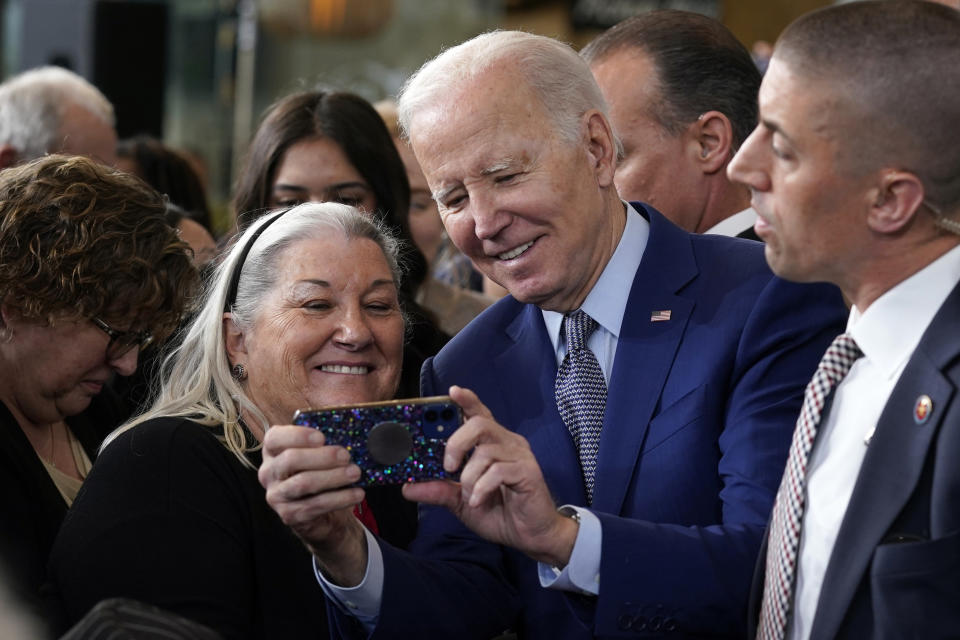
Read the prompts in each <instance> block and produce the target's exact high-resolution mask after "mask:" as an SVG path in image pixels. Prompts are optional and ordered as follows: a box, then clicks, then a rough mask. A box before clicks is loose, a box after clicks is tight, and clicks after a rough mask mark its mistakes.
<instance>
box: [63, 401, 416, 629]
mask: <svg viewBox="0 0 960 640" xmlns="http://www.w3.org/2000/svg"><path fill="white" fill-rule="evenodd" d="M251 462H253V463H254V464H259V459H257V457H256V456H252V457H251ZM389 491H390V495H388V496H386V497H384V496H381V495H377V496H376V497H374V495H373V494H372V493H371V492H368V503H369V504H370V508H371V510H372V511H373V512H374V515H375V517H376V518H377V521H378V524H379V526H380V530H381V533H382V534H384V536H385V537H386V538H387V539H390V538H393V539H394V540H395V541H396V542H397V543H398V544H400V545H403V546H405V544H406V543H407V542H409V540H410V538H411V537H412V535H413V533H414V528H415V522H416V508H415V506H414V505H412V504H411V503H408V502H405V501H403V500H402V498H400V495H399V490H398V488H397V487H393V488H391V489H390V490H389ZM50 570H51V578H52V580H53V582H54V586H55V588H56V589H57V590H58V591H59V593H60V596H61V597H62V600H63V605H64V607H65V611H66V616H67V622H68V623H71V624H72V623H73V622H75V621H77V620H78V619H80V618H81V617H82V616H83V615H84V614H85V613H86V612H87V610H89V609H90V608H91V607H92V606H94V605H95V604H96V603H97V602H98V601H99V600H102V599H104V598H110V597H126V598H132V599H136V600H140V601H143V602H147V603H150V604H154V605H156V606H159V607H161V608H164V609H166V610H168V611H171V612H173V613H177V614H179V615H182V616H184V617H187V618H191V619H193V620H196V621H197V622H200V623H202V624H205V625H207V626H209V627H210V628H212V629H214V630H216V631H218V632H219V633H221V634H222V635H223V636H224V637H225V638H294V637H298V638H317V637H325V636H326V634H327V624H326V612H325V605H324V602H323V593H322V591H321V589H320V587H319V585H318V584H317V581H316V578H315V576H314V573H313V565H312V562H311V559H310V554H309V552H308V551H307V550H306V548H305V547H304V546H303V545H302V544H301V543H300V541H299V540H298V539H297V538H296V537H295V536H294V535H293V533H292V532H291V531H290V530H289V529H288V528H287V527H286V526H285V525H284V524H283V522H281V520H280V518H279V516H277V514H276V513H275V512H274V511H273V510H272V509H271V508H270V506H269V505H268V504H267V502H266V500H265V499H264V490H263V488H262V487H261V486H260V483H259V482H258V480H257V475H256V471H255V470H253V469H250V468H248V467H245V466H243V465H242V464H241V463H240V461H239V460H238V459H237V458H236V457H235V456H234V455H233V454H232V453H231V452H230V451H229V450H227V448H226V447H225V446H223V445H222V444H221V443H220V441H219V440H218V439H217V437H216V434H215V433H214V430H213V429H211V428H208V427H204V426H201V425H199V424H197V423H194V422H191V421H189V420H185V419H174V418H161V419H156V420H151V421H148V422H146V423H143V424H141V425H138V426H136V427H134V428H133V429H131V430H130V431H127V432H126V433H124V434H122V435H121V436H120V437H118V438H117V440H116V441H115V442H113V443H111V444H110V446H109V447H108V448H107V449H106V450H105V451H104V452H103V454H102V455H101V457H100V459H99V460H98V461H97V464H96V466H95V467H94V469H93V471H92V472H91V473H90V476H89V477H88V478H87V481H86V482H85V483H84V486H83V489H82V490H81V492H80V495H79V496H77V500H76V502H75V503H74V507H73V509H72V510H71V512H70V515H69V516H68V517H67V519H66V521H65V522H64V525H63V529H62V531H61V533H60V536H59V537H58V538H57V540H56V543H55V545H54V549H53V552H52V554H51V559H50Z"/></svg>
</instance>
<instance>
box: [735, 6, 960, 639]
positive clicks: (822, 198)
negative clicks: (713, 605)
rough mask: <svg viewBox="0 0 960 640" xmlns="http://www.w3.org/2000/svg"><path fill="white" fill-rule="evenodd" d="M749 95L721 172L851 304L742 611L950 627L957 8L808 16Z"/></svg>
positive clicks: (957, 434) (871, 625)
mask: <svg viewBox="0 0 960 640" xmlns="http://www.w3.org/2000/svg"><path fill="white" fill-rule="evenodd" d="M759 104H760V123H761V124H760V125H759V126H758V127H757V129H756V130H755V131H754V132H753V133H752V134H751V135H750V137H749V138H748V140H747V141H746V143H744V146H743V147H742V148H741V150H740V152H739V153H738V154H737V156H736V157H735V158H734V160H733V162H732V163H731V164H730V176H731V177H732V178H733V179H735V180H738V181H741V182H743V183H744V184H746V185H748V186H749V187H750V188H751V189H752V191H753V205H754V207H755V208H756V210H757V213H758V214H759V216H760V220H759V221H758V223H757V232H758V233H759V234H760V236H761V237H762V238H763V239H764V240H766V257H767V261H768V262H769V263H770V266H771V267H772V268H773V271H774V272H775V273H777V274H778V275H780V276H783V277H784V278H787V279H790V280H796V281H803V282H809V281H824V280H826V281H830V282H833V283H835V284H837V285H839V287H840V289H841V290H842V291H843V292H844V294H845V295H846V297H847V298H848V299H849V300H850V301H851V302H852V304H853V307H852V309H851V311H850V319H849V321H848V329H847V333H846V334H844V335H843V336H841V337H839V338H838V339H837V341H835V344H834V346H832V347H831V350H830V351H828V354H827V356H825V357H824V365H823V366H822V367H821V369H819V370H818V372H817V374H816V375H815V376H814V379H813V381H812V382H811V388H810V392H809V394H810V397H811V402H810V404H809V405H808V404H807V403H806V401H805V403H804V410H803V413H802V415H801V418H800V419H799V420H798V422H797V429H796V433H795V435H794V441H793V445H792V446H791V451H790V459H789V462H788V464H787V470H786V472H785V475H784V481H783V483H782V485H781V488H780V491H779V493H778V496H777V502H776V507H775V508H774V511H773V516H772V520H771V524H770V529H769V534H768V535H769V539H768V541H769V544H768V545H767V546H766V550H765V551H764V552H763V554H762V555H761V563H760V566H759V568H758V572H757V582H756V584H755V588H754V597H753V598H752V601H753V604H752V607H751V618H750V620H751V625H752V626H753V627H754V628H756V635H757V637H760V638H784V637H787V638H791V639H805V638H818V639H819V638H908V637H909V638H947V637H956V636H957V633H958V630H960V607H958V604H960V467H958V465H957V459H958V457H960V405H958V403H957V398H956V397H955V396H956V390H957V387H958V385H960V341H958V340H957V335H958V333H957V328H958V326H960V324H958V323H960V287H958V284H957V283H958V282H960V246H958V245H960V237H958V233H960V147H958V145H957V144H956V138H955V136H952V135H949V134H947V133H945V132H951V131H955V129H956V127H957V123H958V122H960V13H958V12H957V11H956V10H954V9H951V8H947V7H944V6H941V5H938V4H934V3H927V2H909V1H905V2H890V3H885V2H857V3H850V4H845V5H842V6H836V7H831V8H828V9H823V10H821V11H817V12H813V13H810V14H808V15H806V16H804V17H802V18H800V19H799V20H797V21H796V22H795V23H793V24H792V25H791V26H790V27H788V28H787V30H786V31H784V33H783V34H782V36H781V37H780V40H779V41H778V43H777V45H776V48H775V51H774V55H773V58H772V60H771V62H770V66H769V68H768V70H767V74H766V76H765V77H764V81H763V85H762V87H761V89H760V101H759ZM845 372H846V373H845ZM830 378H832V379H830ZM828 379H829V382H826V381H827V380H828ZM824 401H826V404H825V402H824ZM824 406H825V407H826V408H824V409H822V410H821V407H824ZM752 633H753V631H751V634H752ZM751 637H752V635H751Z"/></svg>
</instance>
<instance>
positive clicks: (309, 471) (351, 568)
mask: <svg viewBox="0 0 960 640" xmlns="http://www.w3.org/2000/svg"><path fill="white" fill-rule="evenodd" d="M257 477H258V478H259V479H260V484H262V485H263V488H264V489H266V490H267V503H268V504H269V505H270V506H271V507H272V508H273V510H274V511H276V512H277V513H278V514H279V515H280V519H281V520H283V522H284V523H285V524H286V525H287V526H288V527H290V528H291V529H292V530H293V532H294V533H296V534H297V536H298V537H299V538H300V539H301V540H303V542H304V543H305V544H306V545H307V547H308V548H309V549H310V551H311V552H312V553H313V555H314V557H316V559H317V564H318V565H319V566H320V569H321V570H322V571H323V572H324V574H325V575H326V576H327V577H328V578H329V579H330V580H331V582H333V583H335V584H337V585H339V586H343V587H353V586H356V585H358V584H359V583H360V581H361V580H363V576H364V573H365V572H366V568H367V542H366V537H365V535H364V533H363V525H361V524H360V522H359V521H358V520H357V519H356V518H355V517H354V516H353V512H352V509H353V507H354V506H355V505H357V504H359V503H360V502H361V501H362V500H363V489H359V488H357V487H352V486H350V485H352V484H353V483H354V482H356V481H357V480H359V479H360V468H359V467H357V465H355V464H351V463H350V454H349V453H348V452H347V450H346V449H344V448H343V447H335V446H325V445H324V438H323V433H321V432H320V431H317V430H315V429H307V428H304V427H296V426H291V425H285V426H275V427H271V428H270V429H268V430H267V433H266V436H265V437H264V439H263V464H262V465H260V471H259V472H258V474H257Z"/></svg>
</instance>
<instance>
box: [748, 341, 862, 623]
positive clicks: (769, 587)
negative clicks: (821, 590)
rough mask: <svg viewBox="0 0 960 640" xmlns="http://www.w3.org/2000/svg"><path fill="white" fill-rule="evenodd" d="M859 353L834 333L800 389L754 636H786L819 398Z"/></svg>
mask: <svg viewBox="0 0 960 640" xmlns="http://www.w3.org/2000/svg"><path fill="white" fill-rule="evenodd" d="M862 355H863V352H862V351H860V348H859V347H858V346H857V343H856V342H855V341H854V340H853V338H852V337H851V336H850V334H848V333H844V334H842V335H839V336H837V337H836V339H834V341H833V343H832V344H831V345H830V347H829V348H828V349H827V352H826V353H825V354H824V356H823V359H822V360H820V365H819V366H818V367H817V370H816V372H815V373H814V374H813V379H812V380H810V384H808V385H807V390H806V392H805V393H804V396H803V407H802V408H801V409H800V417H799V418H798V419H797V426H796V429H794V432H793V441H792V442H791V443H790V454H789V455H788V456H787V468H786V470H785V471H784V473H783V479H782V480H781V481H780V489H779V490H778V491H777V499H776V501H775V502H774V506H773V517H772V518H771V520H770V531H769V534H768V538H767V559H766V574H765V576H764V585H763V603H762V605H761V608H760V626H759V628H758V629H757V638H758V640H783V637H784V636H785V635H786V631H787V621H788V620H789V617H790V609H791V605H792V600H793V587H794V583H795V579H796V575H797V553H798V551H799V548H800V525H801V524H802V523H803V508H804V491H805V488H806V482H807V462H808V461H809V460H810V451H811V450H812V449H813V442H814V440H815V439H816V437H817V427H818V426H819V424H820V417H821V413H822V412H823V406H824V403H825V402H826V400H827V398H828V397H829V396H830V394H831V392H832V391H833V390H834V388H835V387H836V386H837V384H839V383H840V381H841V380H843V378H844V376H846V375H847V372H848V371H850V367H852V366H853V363H854V362H855V361H856V360H857V358H859V357H860V356H862Z"/></svg>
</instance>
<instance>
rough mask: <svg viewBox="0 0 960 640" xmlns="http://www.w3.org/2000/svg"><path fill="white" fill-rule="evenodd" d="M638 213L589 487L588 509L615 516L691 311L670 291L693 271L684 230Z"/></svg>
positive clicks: (651, 214) (655, 215)
mask: <svg viewBox="0 0 960 640" xmlns="http://www.w3.org/2000/svg"><path fill="white" fill-rule="evenodd" d="M634 206H635V207H637V209H638V211H643V209H642V208H641V207H640V206H639V205H637V204H634ZM645 213H646V214H647V217H648V219H649V221H650V236H649V238H648V240H647V246H646V249H645V250H644V254H643V258H642V260H641V261H640V267H639V268H638V269H637V274H636V276H635V277H634V280H633V286H632V287H631V289H630V298H629V300H628V302H627V309H626V312H625V314H624V318H623V324H622V326H621V329H620V337H619V339H618V341H617V354H616V357H615V359H614V366H613V372H612V375H611V376H610V389H609V391H608V393H607V406H606V411H605V412H604V419H603V431H602V435H601V437H600V452H599V457H598V460H597V476H596V479H595V486H594V503H593V507H594V508H596V509H597V510H598V511H603V512H606V513H614V514H615V513H620V511H621V508H622V506H623V501H624V499H625V497H626V492H627V489H628V487H629V486H630V485H631V482H630V478H631V477H632V476H633V470H634V467H635V466H636V464H637V460H638V459H639V457H640V451H641V448H642V446H643V441H644V438H645V437H646V434H647V428H648V426H649V423H650V419H651V418H652V416H653V413H654V410H655V409H656V407H657V404H658V402H659V399H660V393H661V390H662V389H663V385H664V382H665V381H666V379H667V376H668V375H669V373H670V368H671V367H672V366H673V360H674V358H675V356H676V353H677V348H678V347H679V345H680V340H681V338H682V337H683V333H684V330H685V328H686V325H687V321H688V320H689V318H690V314H691V312H692V311H693V307H694V303H693V301H691V300H689V299H686V298H682V297H680V296H678V295H677V293H676V292H677V291H678V290H679V289H680V288H682V287H683V286H684V285H686V284H687V283H688V282H690V280H691V279H693V278H694V277H696V275H697V274H698V272H699V270H698V269H697V266H696V263H695V261H694V257H693V250H692V248H691V245H690V239H689V236H688V234H687V233H686V232H684V231H682V230H680V229H678V228H677V227H675V226H673V225H672V224H670V223H669V222H667V221H666V220H665V219H664V218H663V217H662V216H661V215H660V214H658V213H657V212H656V211H652V210H649V209H648V210H647V211H646V212H645ZM666 310H669V311H670V319H669V320H663V321H656V322H654V321H652V320H651V314H653V313H654V312H659V311H666Z"/></svg>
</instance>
